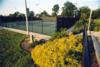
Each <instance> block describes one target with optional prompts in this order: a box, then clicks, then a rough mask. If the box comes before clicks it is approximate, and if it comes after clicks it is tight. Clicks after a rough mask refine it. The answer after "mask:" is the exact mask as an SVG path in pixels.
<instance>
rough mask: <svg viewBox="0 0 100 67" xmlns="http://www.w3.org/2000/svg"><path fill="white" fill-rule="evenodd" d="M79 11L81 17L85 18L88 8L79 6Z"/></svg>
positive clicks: (87, 15) (88, 12) (88, 13)
mask: <svg viewBox="0 0 100 67" xmlns="http://www.w3.org/2000/svg"><path fill="white" fill-rule="evenodd" d="M80 12H81V18H85V19H87V18H89V15H90V9H89V8H88V7H81V8H80Z"/></svg>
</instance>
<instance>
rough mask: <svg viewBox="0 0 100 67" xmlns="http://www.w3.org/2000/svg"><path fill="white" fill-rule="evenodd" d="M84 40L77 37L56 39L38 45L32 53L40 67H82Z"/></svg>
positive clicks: (70, 36)
mask: <svg viewBox="0 0 100 67" xmlns="http://www.w3.org/2000/svg"><path fill="white" fill-rule="evenodd" d="M81 41H82V38H81V37H78V36H77V37H76V36H75V35H72V34H71V35H69V36H68V37H62V38H56V39H54V40H53V41H48V42H47V43H45V44H43V45H37V46H36V47H35V48H34V49H33V50H32V52H31V55H32V58H33V60H34V62H35V63H36V64H38V65H39V66H40V67H73V66H74V67H80V66H81V58H82V49H83V47H82V42H81Z"/></svg>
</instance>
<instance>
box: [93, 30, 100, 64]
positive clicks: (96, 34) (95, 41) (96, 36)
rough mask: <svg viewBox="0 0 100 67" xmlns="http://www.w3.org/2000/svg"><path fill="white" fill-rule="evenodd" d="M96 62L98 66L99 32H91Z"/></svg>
mask: <svg viewBox="0 0 100 67" xmlns="http://www.w3.org/2000/svg"><path fill="white" fill-rule="evenodd" d="M91 36H92V40H93V46H94V50H95V55H96V58H97V62H98V64H99V66H100V32H93V31H92V32H91Z"/></svg>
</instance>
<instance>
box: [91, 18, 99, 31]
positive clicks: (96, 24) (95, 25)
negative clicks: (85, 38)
mask: <svg viewBox="0 0 100 67" xmlns="http://www.w3.org/2000/svg"><path fill="white" fill-rule="evenodd" d="M91 30H93V31H100V19H95V20H94V22H93V23H92V24H91Z"/></svg>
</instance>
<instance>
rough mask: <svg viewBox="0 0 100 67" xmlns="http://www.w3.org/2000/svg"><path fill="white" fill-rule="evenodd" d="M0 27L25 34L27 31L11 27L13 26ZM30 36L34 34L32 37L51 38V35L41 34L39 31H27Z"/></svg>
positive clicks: (39, 38)
mask: <svg viewBox="0 0 100 67" xmlns="http://www.w3.org/2000/svg"><path fill="white" fill-rule="evenodd" d="M0 29H5V30H9V31H13V32H17V33H21V34H25V35H27V32H26V31H24V30H19V29H13V28H7V27H1V26H0ZM29 35H30V36H34V38H35V39H36V40H38V41H39V40H41V39H45V40H49V39H50V38H51V36H48V35H43V34H39V33H35V32H29Z"/></svg>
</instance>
